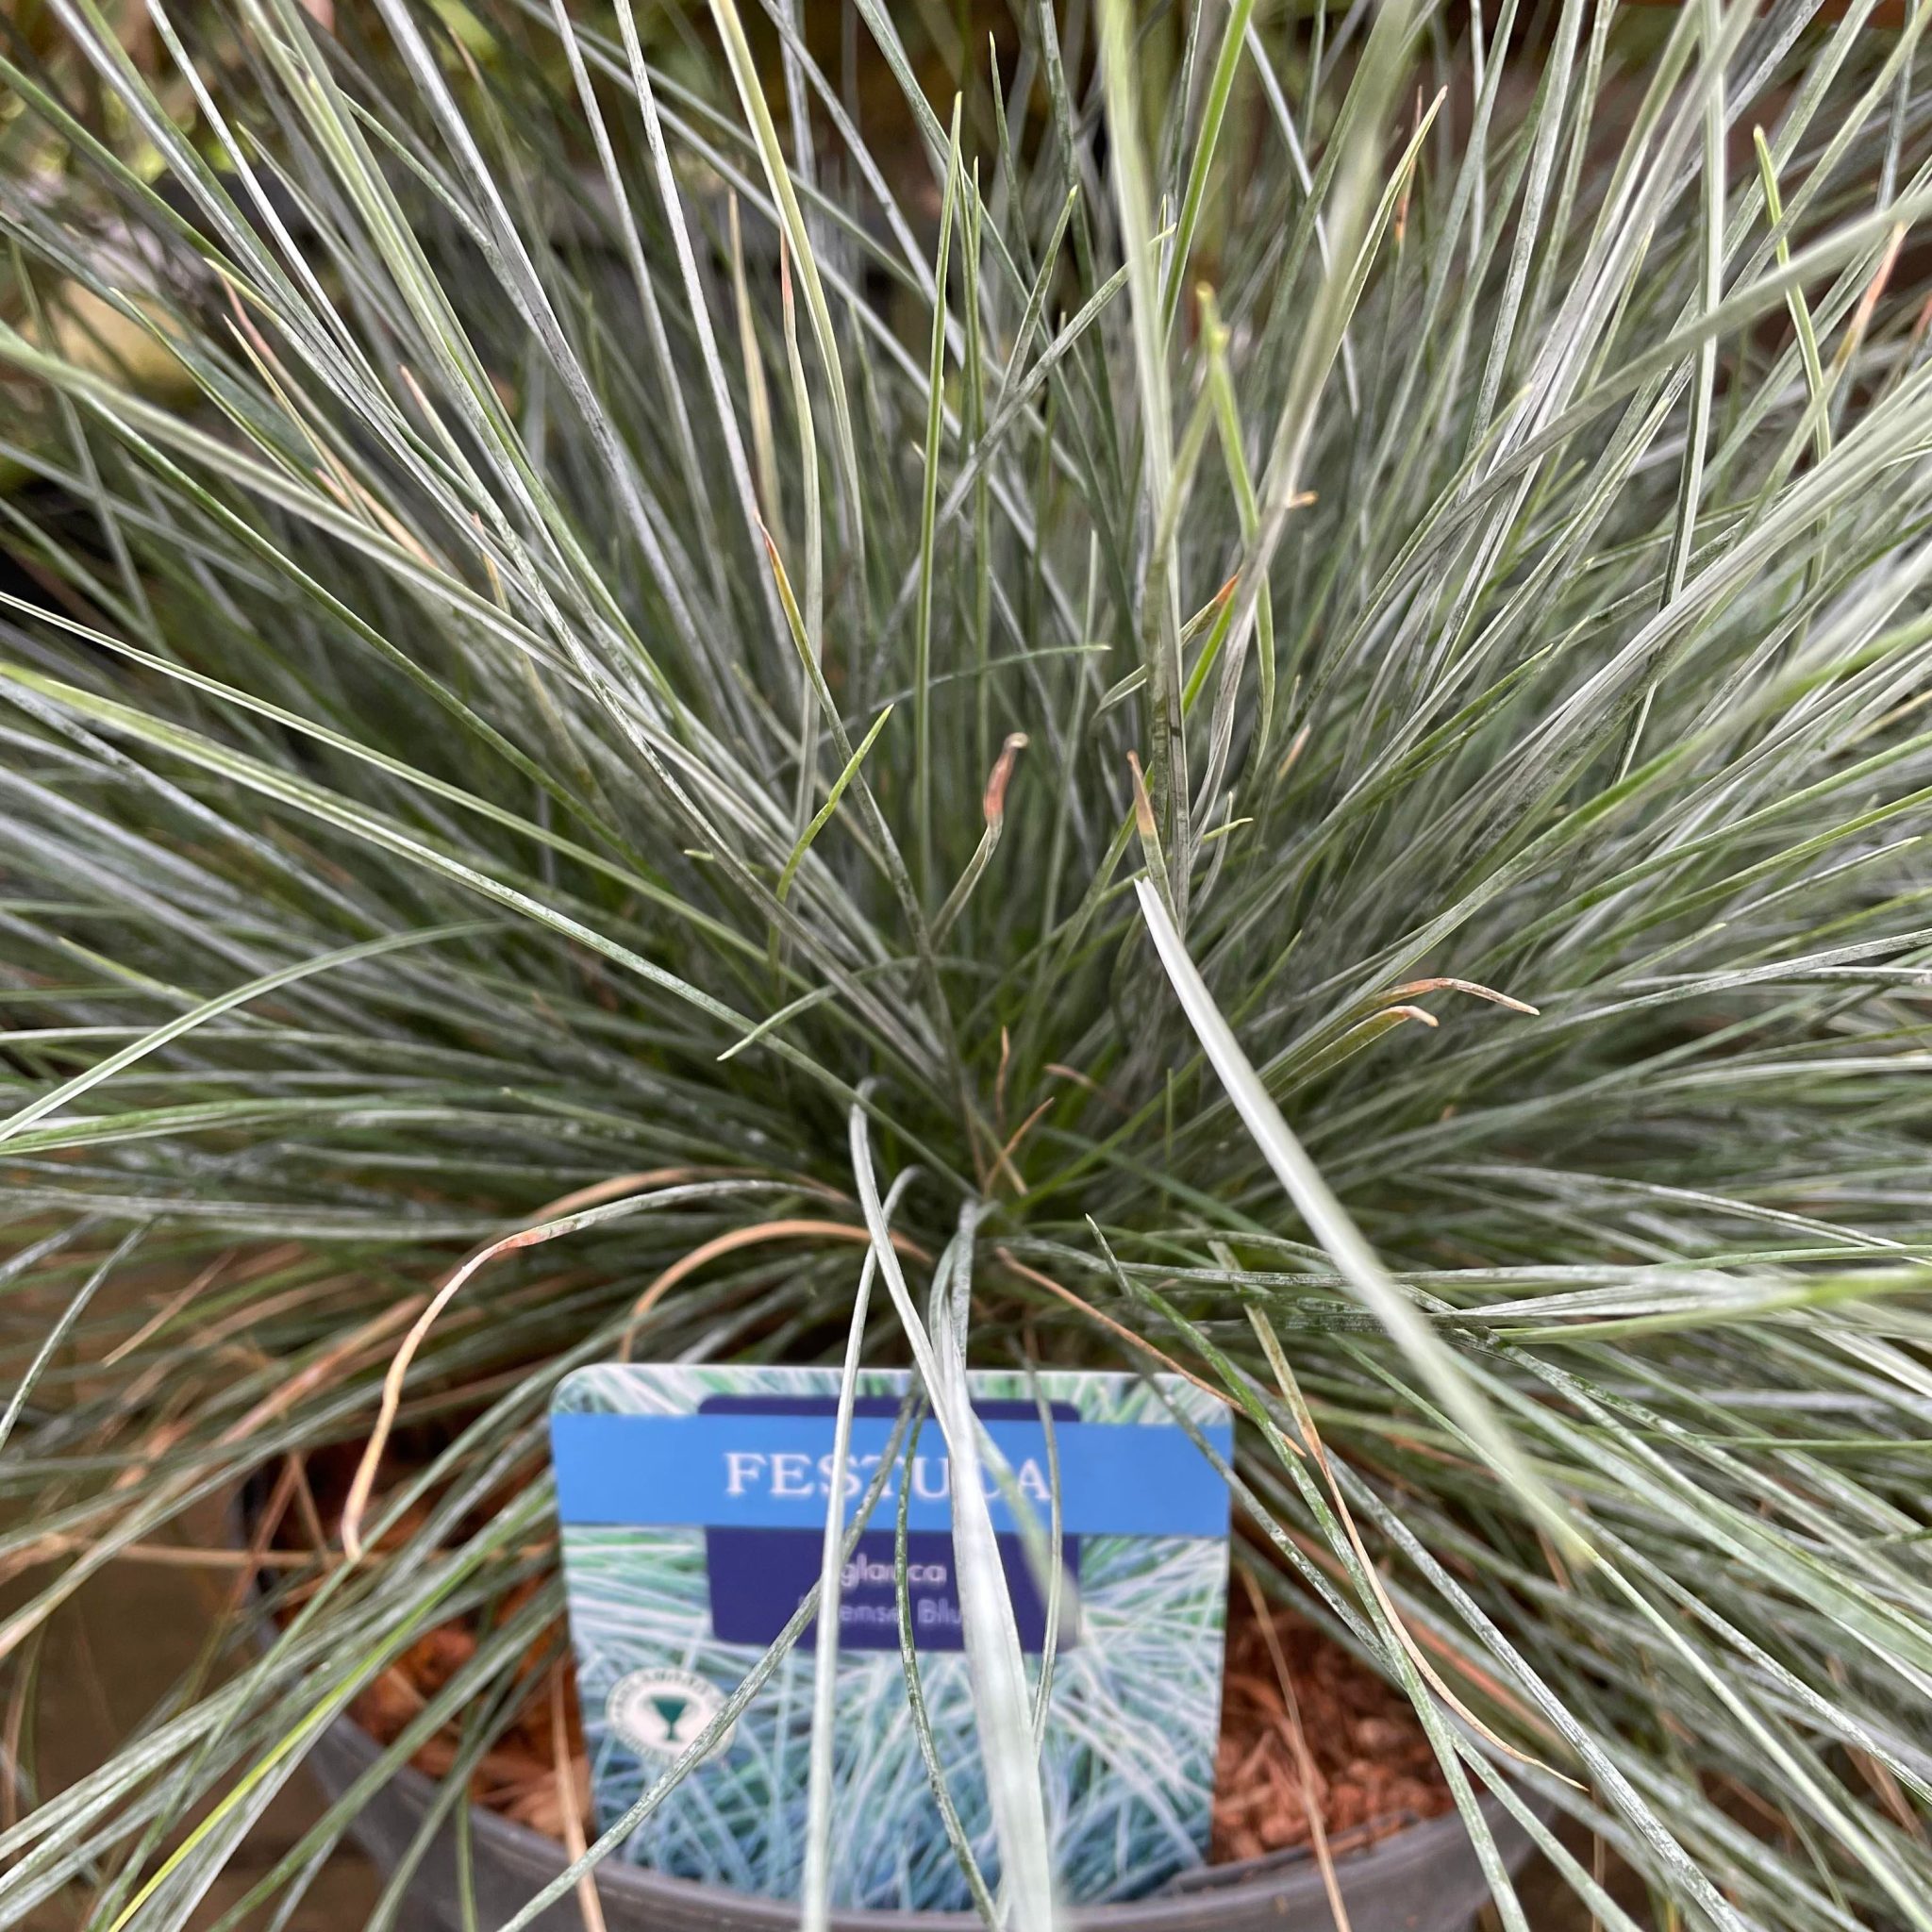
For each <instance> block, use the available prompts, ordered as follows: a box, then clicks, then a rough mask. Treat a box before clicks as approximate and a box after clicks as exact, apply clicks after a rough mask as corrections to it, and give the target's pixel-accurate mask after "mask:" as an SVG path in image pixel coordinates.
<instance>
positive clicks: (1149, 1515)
mask: <svg viewBox="0 0 1932 1932" xmlns="http://www.w3.org/2000/svg"><path fill="white" fill-rule="evenodd" d="M968 1380H969V1384H970V1387H971V1393H972V1399H973V1407H974V1419H975V1424H976V1429H977V1436H976V1440H977V1442H978V1445H979V1457H978V1461H979V1464H980V1470H979V1475H980V1480H981V1483H982V1486H983V1489H984V1491H985V1494H986V1498H987V1507H988V1513H989V1515H990V1517H991V1524H992V1529H993V1535H994V1541H995V1544H996V1546H997V1550H998V1557H999V1562H1000V1568H1001V1571H1002V1573H1003V1574H1004V1575H1005V1578H1006V1584H1007V1594H1008V1598H1009V1600H1010V1602H1011V1605H1012V1611H1013V1622H1014V1626H1015V1628H1016V1630H1017V1633H1018V1637H1019V1642H1020V1648H1021V1650H1022V1652H1023V1653H1024V1658H1025V1663H1026V1671H1027V1677H1028V1682H1029V1684H1030V1685H1031V1687H1032V1690H1033V1693H1034V1695H1035V1697H1036V1698H1038V1697H1039V1696H1040V1694H1041V1685H1042V1683H1043V1684H1044V1685H1045V1687H1046V1692H1045V1695H1046V1704H1045V1719H1046V1721H1045V1724H1044V1729H1043V1736H1042V1742H1041V1761H1040V1780H1041V1790H1042V1792H1043V1794H1044V1797H1045V1802H1046V1807H1047V1821H1048V1827H1049V1831H1050V1833H1051V1836H1052V1841H1053V1849H1054V1856H1055V1868H1056V1871H1057V1873H1058V1877H1059V1882H1060V1886H1061V1889H1062V1893H1063V1895H1064V1897H1065V1898H1066V1900H1067V1901H1068V1902H1069V1903H1070V1904H1085V1903H1097V1902H1101V1901H1106V1900H1110V1899H1124V1898H1132V1897H1136V1896H1138V1895H1140V1894H1141V1893H1143V1892H1146V1891H1148V1890H1153V1889H1154V1888H1156V1887H1158V1886H1159V1885H1160V1884H1162V1883H1163V1882H1165V1881H1166V1880H1167V1879H1169V1878H1171V1877H1173V1876H1174V1874H1176V1873H1179V1872H1182V1871H1185V1870H1187V1869H1189V1868H1190V1867H1191V1866H1194V1865H1197V1864H1199V1863H1200V1862H1201V1861H1202V1859H1203V1858H1204V1857H1205V1856H1206V1853H1207V1848H1208V1822H1209V1815H1210V1812H1211V1808H1212V1805H1213V1796H1214V1760H1215V1747H1216V1744H1217V1741H1218V1740H1219V1735H1220V1726H1221V1666H1222V1646H1223V1635H1224V1622H1225V1614H1226V1600H1227V1537H1228V1491H1227V1487H1226V1484H1225V1482H1224V1480H1223V1478H1222V1476H1221V1474H1220V1473H1219V1471H1218V1470H1217V1468H1216V1466H1215V1461H1214V1460H1213V1459H1210V1457H1209V1456H1208V1454H1207V1453H1204V1448H1203V1444H1205V1445H1207V1448H1208V1449H1211V1451H1212V1454H1213V1457H1214V1458H1218V1459H1219V1460H1220V1461H1221V1462H1222V1463H1225V1462H1227V1461H1228V1460H1229V1458H1230V1457H1231V1454H1232V1436H1233V1425H1232V1422H1231V1420H1230V1417H1229V1414H1228V1411H1227V1408H1226V1407H1225V1405H1224V1404H1223V1403H1221V1402H1218V1401H1217V1400H1215V1398H1214V1397H1212V1396H1211V1395H1208V1393H1207V1392H1206V1391H1203V1390H1201V1389H1199V1388H1197V1387H1195V1386H1194V1385H1193V1384H1192V1383H1191V1382H1188V1381H1186V1380H1185V1379H1183V1378H1182V1377H1180V1376H1177V1375H1158V1376H1154V1377H1151V1378H1148V1377H1141V1376H1138V1375H1129V1374H1077V1373H1074V1372H1071V1371H1063V1370H1041V1371H1038V1372H1035V1373H1032V1374H1028V1373H1026V1372H1024V1371H1019V1370H1011V1371H1008V1370H999V1371H988V1372H984V1373H978V1374H972V1375H970V1376H969V1378H968ZM840 1383H841V1376H840V1373H839V1371H838V1370H836V1369H799V1368H758V1367H737V1368H700V1367H688V1366H681V1365H677V1366H663V1367H655V1366H649V1365H644V1364H630V1363H622V1364H619V1363H608V1364H601V1365H598V1366H595V1367H591V1368H585V1369H579V1370H577V1371H576V1372H575V1374H571V1375H569V1376H567V1377H566V1378H565V1380H564V1381H563V1383H562V1384H561V1385H560V1386H559V1388H558V1393H557V1396H556V1400H555V1402H554V1403H553V1405H552V1409H551V1418H550V1430H551V1447H552V1455H553V1459H554V1462H555V1467H556V1476H557V1503H558V1518H559V1520H560V1523H561V1527H562V1542H563V1574H564V1589H565V1593H566V1597H567V1600H568V1604H569V1608H570V1624H571V1636H572V1641H573V1642H574V1644H575V1651H576V1670H577V1697H578V1702H579V1705H580V1707H581V1710H582V1715H583V1724H584V1736H585V1740H586V1744H587V1747H588V1749H589V1753H590V1760H591V1790H592V1792H593V1795H594V1800H595V1805H596V1811H597V1822H598V1825H599V1828H600V1829H604V1830H608V1828H609V1827H610V1826H612V1825H613V1824H616V1823H617V1822H618V1821H619V1820H620V1819H622V1818H623V1817H624V1816H625V1814H626V1813H627V1812H628V1811H630V1810H631V1809H632V1808H633V1807H635V1806H636V1805H637V1804H638V1802H639V1800H640V1799H641V1798H642V1797H643V1796H644V1794H645V1793H646V1792H648V1791H651V1790H652V1789H653V1787H654V1786H655V1785H656V1784H657V1783H658V1780H659V1779H660V1777H661V1776H662V1775H663V1774H664V1773H665V1772H666V1771H668V1770H669V1769H671V1767H672V1766H673V1765H674V1764H675V1763H676V1762H678V1760H679V1759H681V1758H682V1757H685V1756H686V1755H687V1754H688V1753H689V1752H690V1751H691V1748H692V1747H693V1746H694V1745H696V1744H697V1743H698V1742H699V1741H700V1740H702V1739H704V1738H705V1736H706V1735H707V1733H708V1732H709V1731H710V1730H712V1728H713V1727H714V1726H715V1725H717V1724H719V1721H720V1720H721V1719H723V1718H724V1717H725V1716H726V1712H727V1705H728V1703H729V1701H730V1700H731V1699H732V1697H733V1695H734V1693H735V1692H737V1691H738V1690H739V1687H740V1686H741V1684H742V1683H743V1682H744V1681H745V1679H746V1677H747V1676H748V1675H749V1674H750V1673H751V1672H752V1671H753V1670H754V1669H755V1667H757V1666H758V1664H759V1663H760V1662H761V1660H762V1659H763V1658H764V1657H765V1656H766V1653H767V1652H768V1650H769V1649H770V1648H771V1646H772V1645H773V1643H774V1641H776V1640H777V1639H778V1638H779V1637H780V1636H781V1634H782V1633H783V1632H784V1630H785V1628H786V1627H787V1625H788V1624H790V1623H791V1619H792V1618H793V1617H794V1616H795V1615H796V1613H797V1612H798V1609H799V1607H800V1605H801V1604H802V1603H803V1602H804V1601H805V1600H806V1599H807V1598H808V1596H809V1595H810V1594H811V1592H812V1591H814V1590H815V1589H816V1588H817V1586H818V1583H819V1579H820V1574H821V1570H822V1567H823V1563H824V1533H825V1524H826V1520H827V1517H828V1515H829V1514H830V1512H831V1511H832V1510H833V1509H834V1508H835V1507H836V1508H837V1509H838V1510H839V1511H840V1512H841V1524H842V1527H843V1528H844V1530H845V1531H846V1533H847V1534H850V1533H851V1532H852V1531H853V1530H854V1529H855V1528H856V1529H857V1530H858V1540H857V1541H856V1543H854V1544H853V1546H852V1548H851V1549H850V1551H849V1552H848V1554H847V1555H846V1557H845V1560H844V1562H843V1564H842V1567H841V1574H840V1589H839V1605H838V1624H837V1628H838V1668H837V1674H836V1696H835V1702H834V1710H835V1718H834V1732H833V1763H834V1767H835V1779H836V1788H835V1790H834V1795H833V1805H832V1815H833V1845H834V1857H833V1859H832V1884H833V1903H834V1904H835V1905H838V1906H841V1907H880V1908H891V1907H896V1908H899V1909H902V1910H927V1911H959V1910H967V1909H970V1908H971V1906H972V1902H973V1901H972V1893H971V1891H970V1890H969V1887H968V1882H967V1879H966V1876H965V1874H964V1873H963V1872H962V1871H961V1870H960V1867H959V1863H958V1858H957V1857H955V1856H954V1852H953V1848H952V1846H951V1844H950V1843H949V1841H948V1839H947V1834H946V1830H945V1827H944V1825H943V1824H942V1822H941V1813H940V1808H939V1806H938V1803H937V1801H936V1800H935V1798H934V1795H933V1786H932V1777H933V1774H935V1773H936V1774H938V1775H939V1776H940V1777H941V1778H942V1779H943V1781H944V1784H945V1788H946V1790H947V1794H948V1795H949V1797H950V1798H951V1800H952V1803H953V1806H954V1808H955V1809H956V1811H957V1813H958V1819H959V1823H960V1826H961V1828H962V1829H963V1831H964V1833H965V1836H966V1838H967V1840H969V1842H970V1843H971V1844H972V1847H973V1851H974V1858H975V1860H976V1862H977V1864H978V1866H979V1869H980V1872H981V1874H983V1875H984V1876H985V1877H986V1879H987V1882H988V1883H989V1885H996V1884H997V1880H998V1867H999V1855H998V1849H997V1845H996V1843H995V1840H994V1837H993V1831H992V1822H991V1809H990V1807H989V1805H988V1801H987V1793H986V1778H985V1774H984V1770H983V1767H982V1763H981V1758H980V1751H979V1740H978V1734H977V1731H976V1729H975V1725H974V1706H973V1697H972V1686H971V1680H970V1677H969V1674H968V1671H969V1662H970V1660H969V1658H968V1657H967V1655H966V1644H967V1632H966V1625H965V1619H964V1616H963V1614H962V1612H961V1609H960V1604H959V1591H958V1580H957V1576H956V1559H955V1550H954V1543H953V1466H952V1457H950V1455H949V1454H948V1451H947V1445H946V1441H945V1437H944V1435H943V1433H942V1432H941V1427H940V1424H939V1423H938V1421H937V1420H936V1419H935V1418H934V1417H933V1416H932V1415H931V1414H930V1413H929V1412H924V1411H923V1410H922V1409H921V1408H920V1407H919V1406H918V1405H917V1404H916V1403H915V1401H914V1399H913V1380H912V1377H911V1375H910V1374H909V1373H908V1372H907V1371H905V1370H869V1371H866V1372H864V1373H863V1374H860V1376H859V1379H858V1394H857V1399H856V1400H855V1402H854V1405H853V1416H852V1424H851V1435H850V1441H849V1444H848V1451H847V1455H846V1457H845V1462H844V1467H843V1468H842V1470H841V1469H839V1468H838V1467H836V1466H835V1457H834V1444H835V1430H836V1426H837V1412H838V1406H839V1389H840ZM1056 1556H1057V1557H1058V1561H1056ZM819 1629H820V1619H819V1618H818V1617H817V1616H813V1617H812V1618H811V1619H810V1620H809V1621H808V1622H807V1624H805V1626H804V1629H803V1631H802V1632H801V1633H800V1635H799V1636H798V1638H797V1641H795V1643H794V1644H793V1645H792V1647H791V1649H790V1650H789V1651H788V1652H787V1653H786V1654H785V1655H784V1656H783V1657H781V1658H780V1660H779V1661H778V1662H777V1664H776V1666H775V1668H774V1669H773V1671H772V1672H771V1674H770V1675H769V1676H768V1677H767V1678H766V1680H765V1681H764V1682H763V1684H762V1685H761V1686H760V1687H759V1688H758V1691H756V1693H755V1694H754V1695H753V1696H752V1698H751V1699H750V1701H749V1702H748V1703H746V1704H744V1705H743V1707H741V1708H740V1709H739V1710H738V1711H737V1712H736V1714H735V1715H734V1716H732V1717H731V1719H730V1722H729V1724H727V1725H725V1726H724V1728H722V1729H721V1730H719V1732H718V1735H717V1736H716V1737H715V1738H714V1739H713V1740H712V1742H711V1744H710V1746H709V1748H708V1750H707V1752H706V1754H705V1756H704V1757H703V1758H702V1759H701V1760H700V1761H699V1762H698V1763H697V1764H696V1765H695V1767H694V1768H693V1769H691V1771H689V1773H688V1774H687V1775H686V1776H685V1777H684V1779H683V1781H682V1782H681V1783H679V1784H677V1785H676V1786H675V1787H673V1788H672V1789H671V1790H669V1791H668V1792H667V1793H665V1794H663V1795H662V1796H661V1797H659V1799H658V1802H657V1803H656V1805H655V1806H654V1807H653V1808H651V1809H650V1810H649V1812H648V1813H647V1814H646V1815H645V1816H644V1817H643V1819H642V1820H641V1822H639V1823H638V1824H637V1825H636V1826H635V1828H634V1829H633V1830H632V1831H631V1833H630V1835H629V1837H628V1839H627V1840H625V1847H624V1850H625V1857H628V1858H629V1859H630V1860H631V1861H632V1862H634V1863H636V1864H641V1865H648V1866H651V1867H653V1868H654V1869H656V1870H658V1871H660V1872H665V1873H669V1874H675V1875H676V1876H678V1877H683V1878H691V1879H696V1880H700V1881H702V1882H704V1883H707V1884H711V1885H721V1886H728V1887H730V1888H731V1889H732V1890H738V1891H749V1892H757V1893H761V1894H764V1895H766V1896H769V1897H775V1898H795V1897H797V1895H798V1891H799V1885H800V1879H801V1875H802V1874H803V1871H804V1864H805V1834H806V1790H807V1777H808V1762H809V1758H810V1742H811V1707H812V1680H813V1675H814V1672H815V1670H816V1655H815V1653H816V1650H817V1645H818V1636H819ZM908 1644H909V1647H910V1652H911V1659H912V1665H911V1667H913V1668H916V1669H917V1671H918V1674H919V1683H920V1690H921V1692H922V1701H923V1703H924V1724H921V1723H919V1722H917V1721H916V1719H915V1710H914V1707H913V1703H912V1700H911V1698H910V1697H909V1695H908V1683H907V1671H908V1662H907V1656H906V1653H907V1648H908ZM922 1734H923V1735H922ZM928 1760H930V1761H928Z"/></svg>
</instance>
